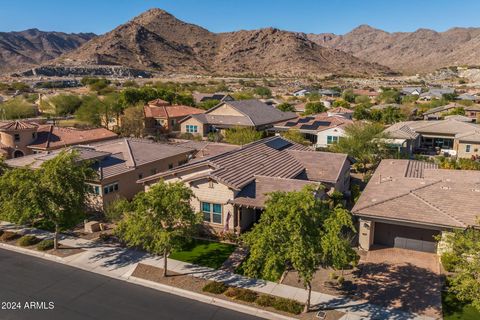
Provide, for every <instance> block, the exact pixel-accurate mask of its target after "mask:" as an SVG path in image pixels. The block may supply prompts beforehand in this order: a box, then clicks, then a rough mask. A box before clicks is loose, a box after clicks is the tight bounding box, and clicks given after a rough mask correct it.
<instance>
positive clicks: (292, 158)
mask: <svg viewBox="0 0 480 320" xmlns="http://www.w3.org/2000/svg"><path fill="white" fill-rule="evenodd" d="M293 151H305V152H306V153H305V154H302V155H301V157H304V158H305V159H309V161H311V162H315V164H314V163H308V164H307V163H306V162H305V161H303V160H300V159H299V158H297V157H299V155H298V154H295V153H294V152H293ZM307 152H308V153H307ZM336 156H337V155H336ZM336 156H335V157H336ZM341 157H342V158H344V159H346V156H345V155H341ZM325 158H326V156H325V153H322V152H316V151H311V150H310V149H308V148H307V147H305V146H303V145H300V144H297V143H295V142H291V141H289V140H287V139H285V138H282V137H279V136H275V137H270V138H266V139H263V140H259V141H256V142H253V143H251V144H248V145H245V146H243V147H242V148H240V149H238V150H233V151H229V152H226V153H223V154H220V155H217V156H214V157H211V158H208V159H206V160H204V161H199V162H197V163H194V164H187V165H185V166H183V167H180V168H178V169H175V170H172V171H168V172H165V173H162V174H158V175H154V176H151V177H148V178H144V179H142V180H140V181H139V182H149V181H152V182H154V181H156V180H158V179H160V178H162V177H165V176H170V175H173V174H175V173H178V172H181V171H182V170H184V171H189V170H190V169H191V167H192V166H201V165H202V163H203V164H204V165H205V167H207V166H208V167H210V170H211V171H210V172H209V176H210V177H211V178H212V179H214V180H216V181H219V182H220V183H223V184H225V185H227V186H229V187H231V188H233V189H236V190H241V189H242V188H243V187H244V186H246V185H247V184H249V183H250V182H251V181H253V180H254V178H255V176H258V175H261V176H269V177H278V178H287V179H293V178H297V177H300V176H301V175H302V174H303V175H305V172H306V171H307V175H308V172H309V171H310V169H313V170H316V169H317V168H319V167H320V166H321V165H325V166H328V165H331V164H327V163H325V162H322V160H324V159H325ZM331 159H332V160H333V159H334V158H331ZM335 159H336V158H335ZM335 161H336V160H335ZM340 161H342V160H340ZM343 161H345V160H343ZM343 163H344V162H342V163H341V164H338V166H337V167H338V168H341V167H343ZM331 175H335V176H338V175H339V173H338V172H334V173H331ZM323 177H324V176H323V173H315V172H311V174H310V177H308V176H307V177H303V178H305V179H307V178H311V180H314V179H316V178H318V179H319V180H318V181H319V182H321V181H322V180H321V178H323ZM325 177H326V175H325ZM330 177H331V176H328V178H330ZM328 182H330V180H328Z"/></svg>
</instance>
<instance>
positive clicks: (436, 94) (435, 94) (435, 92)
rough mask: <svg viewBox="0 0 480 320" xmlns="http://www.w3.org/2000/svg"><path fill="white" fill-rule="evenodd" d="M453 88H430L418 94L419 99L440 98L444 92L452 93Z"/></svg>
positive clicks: (453, 91)
mask: <svg viewBox="0 0 480 320" xmlns="http://www.w3.org/2000/svg"><path fill="white" fill-rule="evenodd" d="M454 93H455V89H453V88H430V89H429V90H428V91H427V92H423V93H421V94H420V99H421V100H432V99H441V98H443V95H444V94H454Z"/></svg>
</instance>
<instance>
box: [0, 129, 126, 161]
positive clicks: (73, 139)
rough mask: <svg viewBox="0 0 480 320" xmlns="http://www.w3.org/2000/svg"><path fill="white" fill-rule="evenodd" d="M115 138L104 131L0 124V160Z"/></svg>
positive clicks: (114, 134) (111, 133)
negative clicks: (1, 158)
mask: <svg viewBox="0 0 480 320" xmlns="http://www.w3.org/2000/svg"><path fill="white" fill-rule="evenodd" d="M115 138H117V134H116V133H114V132H111V131H109V130H107V129H105V128H96V129H75V128H62V127H57V126H54V125H39V124H37V123H35V122H30V121H20V120H15V121H7V122H0V156H2V157H4V158H6V159H10V158H18V157H23V156H26V155H30V154H35V153H41V152H48V151H52V150H56V149H60V148H64V147H67V146H72V145H77V144H88V143H93V142H98V141H104V140H110V139H115Z"/></svg>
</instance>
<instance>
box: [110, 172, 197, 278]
mask: <svg viewBox="0 0 480 320" xmlns="http://www.w3.org/2000/svg"><path fill="white" fill-rule="evenodd" d="M192 197H193V192H192V190H191V189H190V188H188V187H186V186H185V185H184V184H183V183H182V182H175V183H165V182H163V181H160V182H159V183H157V184H155V185H154V186H152V187H151V188H150V189H149V190H148V191H147V192H141V193H139V194H137V195H136V196H135V198H134V199H133V203H132V207H131V209H130V211H128V212H126V213H125V216H124V218H123V219H122V220H121V221H120V222H119V223H118V226H117V229H116V230H115V233H116V234H117V235H118V236H119V237H120V238H121V239H122V240H123V241H125V242H126V243H127V244H128V245H129V246H141V247H143V248H144V249H145V250H147V251H149V252H151V253H154V254H163V260H164V266H163V276H164V277H166V276H167V267H168V266H167V257H168V255H169V254H170V253H171V252H172V250H173V249H175V248H178V247H180V246H181V245H182V244H183V243H185V242H186V241H187V237H189V236H190V235H192V234H193V232H194V231H195V227H196V226H197V224H198V223H199V222H200V216H199V215H198V214H196V213H195V211H194V210H193V208H192V206H191V205H190V200H191V198H192Z"/></svg>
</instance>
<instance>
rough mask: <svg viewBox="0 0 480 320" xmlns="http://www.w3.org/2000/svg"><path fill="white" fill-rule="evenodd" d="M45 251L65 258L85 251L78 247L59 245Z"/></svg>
mask: <svg viewBox="0 0 480 320" xmlns="http://www.w3.org/2000/svg"><path fill="white" fill-rule="evenodd" d="M45 252H46V253H48V254H53V255H54V256H57V257H61V258H66V257H69V256H73V255H74V254H79V253H82V252H85V250H83V249H80V248H73V247H69V246H64V245H60V246H59V247H58V249H56V250H55V249H52V250H48V251H45Z"/></svg>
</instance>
